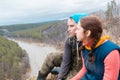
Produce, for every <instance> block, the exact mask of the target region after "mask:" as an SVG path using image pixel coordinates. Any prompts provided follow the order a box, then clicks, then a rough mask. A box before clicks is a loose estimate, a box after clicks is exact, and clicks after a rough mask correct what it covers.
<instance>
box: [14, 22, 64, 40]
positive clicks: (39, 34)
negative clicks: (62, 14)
mask: <svg viewBox="0 0 120 80" xmlns="http://www.w3.org/2000/svg"><path fill="white" fill-rule="evenodd" d="M61 27H64V28H63V29H62V30H61ZM65 28H66V25H64V21H53V22H46V24H44V25H41V26H39V27H37V28H30V29H26V30H20V31H15V32H13V33H14V37H18V38H27V39H34V40H37V41H45V40H46V41H47V40H48V39H49V41H50V39H52V38H53V39H54V38H55V37H58V36H59V35H61V34H63V33H64V32H65V31H66V29H65ZM60 32H61V33H60ZM61 36H63V35H61Z"/></svg>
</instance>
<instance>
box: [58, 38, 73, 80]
mask: <svg viewBox="0 0 120 80" xmlns="http://www.w3.org/2000/svg"><path fill="white" fill-rule="evenodd" d="M71 50H72V48H71V45H70V44H69V38H68V39H67V40H66V41H65V44H64V53H63V59H62V63H61V66H60V72H59V74H58V79H57V80H64V79H65V78H66V75H67V74H68V72H69V69H70V66H71V57H72V51H71Z"/></svg>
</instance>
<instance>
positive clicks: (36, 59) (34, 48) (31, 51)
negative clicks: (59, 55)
mask: <svg viewBox="0 0 120 80" xmlns="http://www.w3.org/2000/svg"><path fill="white" fill-rule="evenodd" d="M14 41H15V42H17V43H18V44H19V46H20V47H21V48H22V49H24V50H26V52H27V53H28V56H29V60H30V66H31V77H33V76H35V75H37V74H38V71H39V69H40V66H41V65H42V63H43V61H44V59H45V56H46V55H47V54H49V53H51V52H55V51H56V49H55V48H54V47H51V46H48V45H45V46H40V45H37V44H34V43H26V42H23V41H17V40H14Z"/></svg>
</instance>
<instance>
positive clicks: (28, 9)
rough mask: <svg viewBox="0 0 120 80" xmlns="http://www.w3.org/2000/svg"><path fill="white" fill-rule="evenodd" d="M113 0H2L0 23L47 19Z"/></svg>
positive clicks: (105, 3)
mask: <svg viewBox="0 0 120 80" xmlns="http://www.w3.org/2000/svg"><path fill="white" fill-rule="evenodd" d="M110 1H111V0H94V1H93V0H0V25H1V24H12V23H19V22H29V21H30V22H35V21H45V20H46V21H47V20H52V19H59V18H64V17H67V16H68V15H67V14H71V13H76V12H87V11H90V10H94V9H103V7H105V5H107V2H110Z"/></svg>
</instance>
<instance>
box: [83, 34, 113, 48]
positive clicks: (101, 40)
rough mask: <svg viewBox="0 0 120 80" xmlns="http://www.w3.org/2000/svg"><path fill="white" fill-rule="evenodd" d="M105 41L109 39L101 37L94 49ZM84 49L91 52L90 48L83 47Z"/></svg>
mask: <svg viewBox="0 0 120 80" xmlns="http://www.w3.org/2000/svg"><path fill="white" fill-rule="evenodd" d="M106 40H111V38H110V37H109V36H102V37H101V38H100V40H99V41H98V43H97V44H96V46H95V48H97V47H98V46H100V45H101V44H103V43H104V42H105V41H106ZM85 48H86V49H88V50H91V47H88V46H85Z"/></svg>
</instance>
